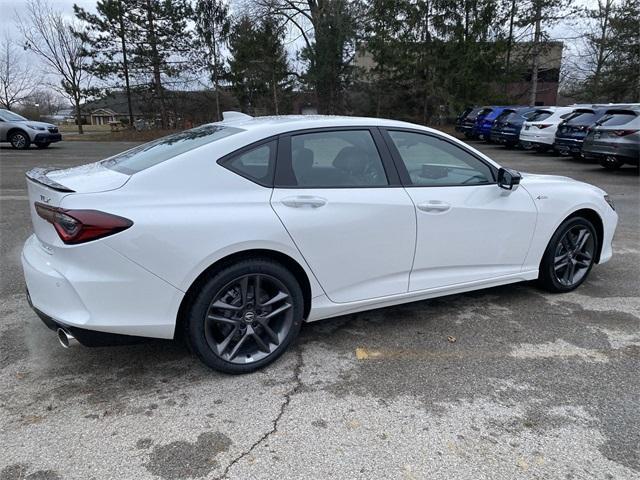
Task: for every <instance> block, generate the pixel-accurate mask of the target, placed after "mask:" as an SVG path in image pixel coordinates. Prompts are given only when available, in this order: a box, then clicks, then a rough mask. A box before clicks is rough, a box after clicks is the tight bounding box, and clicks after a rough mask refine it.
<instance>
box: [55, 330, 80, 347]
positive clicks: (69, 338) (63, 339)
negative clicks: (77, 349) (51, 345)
mask: <svg viewBox="0 0 640 480" xmlns="http://www.w3.org/2000/svg"><path fill="white" fill-rule="evenodd" d="M56 334H57V336H58V342H60V345H61V346H62V348H71V347H73V346H74V345H77V343H78V340H76V337H74V336H73V335H71V334H70V333H69V332H67V331H66V330H65V329H63V328H58V330H57V331H56Z"/></svg>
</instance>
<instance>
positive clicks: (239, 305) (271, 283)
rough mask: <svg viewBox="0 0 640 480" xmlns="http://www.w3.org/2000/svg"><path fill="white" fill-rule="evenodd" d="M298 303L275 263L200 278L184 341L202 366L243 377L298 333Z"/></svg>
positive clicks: (290, 281) (242, 265)
mask: <svg viewBox="0 0 640 480" xmlns="http://www.w3.org/2000/svg"><path fill="white" fill-rule="evenodd" d="M303 312H304V300H303V295H302V290H301V288H300V285H299V284H298V282H297V280H296V278H295V277H294V276H293V274H291V272H289V270H287V269H286V268H284V267H283V266H282V265H281V264H279V263H277V262H274V261H272V260H269V259H251V260H245V261H241V262H238V263H236V264H233V265H230V266H228V267H225V268H223V269H222V270H220V271H219V272H217V273H215V274H214V275H212V276H211V277H210V278H209V279H207V280H205V282H204V283H203V284H202V287H201V288H200V291H199V292H198V293H197V294H196V296H195V298H194V300H193V302H192V303H191V306H190V307H189V310H188V317H187V322H186V329H187V331H186V337H187V340H188V342H189V345H190V347H191V349H192V350H193V351H194V352H195V353H196V355H197V356H198V357H199V358H200V360H202V361H203V362H204V363H205V364H206V365H207V366H209V367H210V368H212V369H214V370H218V371H221V372H225V373H231V374H240V373H249V372H253V371H255V370H258V369H259V368H262V367H265V366H266V365H268V364H270V363H272V362H273V361H275V360H276V359H277V358H278V357H280V355H282V354H283V353H284V351H285V350H286V349H287V348H288V347H289V345H290V344H291V343H292V342H293V341H294V340H295V338H296V337H297V336H298V333H299V332H300V328H301V326H302V322H303Z"/></svg>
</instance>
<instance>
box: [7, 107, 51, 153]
mask: <svg viewBox="0 0 640 480" xmlns="http://www.w3.org/2000/svg"><path fill="white" fill-rule="evenodd" d="M60 140H62V135H60V132H58V127H56V126H55V125H52V124H50V123H45V122H36V121H33V120H27V119H26V118H24V117H23V116H21V115H18V114H17V113H14V112H11V111H9V110H5V109H2V108H0V142H9V143H11V146H12V147H13V148H17V149H20V150H24V149H26V148H29V146H30V145H31V144H32V143H33V144H34V145H35V146H36V147H38V148H47V147H48V146H49V145H51V144H52V143H54V142H59V141H60Z"/></svg>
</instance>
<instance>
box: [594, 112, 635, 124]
mask: <svg viewBox="0 0 640 480" xmlns="http://www.w3.org/2000/svg"><path fill="white" fill-rule="evenodd" d="M634 118H636V116H635V115H634V114H633V113H631V112H619V113H608V114H606V115H605V116H604V117H602V119H601V120H600V121H599V122H598V124H599V125H606V126H607V127H613V126H616V125H624V124H626V123H629V122H630V121H631V120H633V119H634Z"/></svg>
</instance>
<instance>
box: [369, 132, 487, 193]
mask: <svg viewBox="0 0 640 480" xmlns="http://www.w3.org/2000/svg"><path fill="white" fill-rule="evenodd" d="M380 131H381V132H382V138H383V139H384V140H385V142H386V144H387V148H388V149H389V151H390V152H391V157H392V158H393V161H394V163H395V165H396V169H397V171H398V174H399V175H400V180H401V181H402V185H403V186H404V187H405V188H440V187H484V186H488V185H497V183H498V181H497V178H498V168H497V167H496V166H495V165H493V164H491V163H489V162H487V161H486V160H485V159H484V158H482V157H480V156H479V155H478V154H476V153H475V152H473V151H471V150H469V149H468V148H467V147H466V146H464V145H460V144H459V143H457V142H453V141H451V140H450V139H448V138H446V137H443V136H442V135H438V134H437V133H433V132H425V131H424V130H418V129H416V128H405V127H380ZM389 132H408V133H417V134H420V135H425V136H428V137H432V138H436V139H438V140H442V141H444V142H447V143H449V144H450V145H453V146H454V147H457V148H459V149H460V150H462V151H464V152H465V153H467V154H469V155H470V156H472V157H473V158H475V159H476V160H478V161H480V162H481V163H482V164H484V165H485V166H487V167H488V168H489V171H490V172H491V175H492V177H493V181H492V182H490V183H480V184H477V183H476V184H473V183H469V184H464V183H448V184H442V185H415V184H413V183H412V182H411V177H410V176H409V171H408V170H407V167H406V165H405V164H404V161H403V160H402V157H401V156H400V152H399V151H398V148H397V147H396V145H395V143H394V142H393V139H392V138H391V136H390V135H389Z"/></svg>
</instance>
